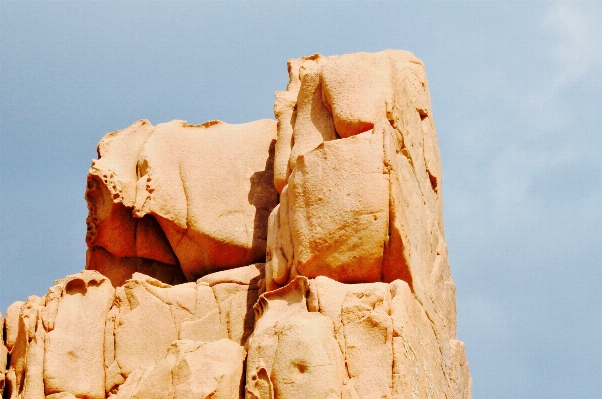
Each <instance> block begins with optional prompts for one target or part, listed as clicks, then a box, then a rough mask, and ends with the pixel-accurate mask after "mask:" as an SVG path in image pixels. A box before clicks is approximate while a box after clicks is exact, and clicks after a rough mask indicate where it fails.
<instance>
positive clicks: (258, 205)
mask: <svg viewBox="0 0 602 399" xmlns="http://www.w3.org/2000/svg"><path fill="white" fill-rule="evenodd" d="M275 148H276V140H272V142H271V143H270V148H269V156H268V159H267V161H266V163H265V168H264V170H262V171H261V172H255V173H253V175H252V176H251V178H250V181H251V189H250V190H249V195H248V201H249V204H251V205H253V206H254V207H255V219H254V221H253V244H252V245H253V246H252V251H253V255H254V262H265V251H266V242H267V236H268V217H269V216H270V213H271V212H272V210H273V209H274V208H275V207H276V205H278V192H277V191H276V188H275V187H274V152H275Z"/></svg>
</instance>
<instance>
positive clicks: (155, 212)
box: [86, 119, 278, 286]
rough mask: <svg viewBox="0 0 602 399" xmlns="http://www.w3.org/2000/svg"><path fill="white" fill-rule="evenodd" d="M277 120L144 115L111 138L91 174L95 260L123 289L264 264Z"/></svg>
mask: <svg viewBox="0 0 602 399" xmlns="http://www.w3.org/2000/svg"><path fill="white" fill-rule="evenodd" d="M275 138H276V123H275V122H274V121H272V120H268V119H264V120H260V121H256V122H250V123H245V124H241V125H231V124H227V123H223V122H220V121H210V122H207V123H204V124H203V125H197V126H192V125H188V124H186V122H184V121H172V122H169V123H163V124H159V125H157V126H154V127H153V126H152V125H151V124H150V123H149V122H148V121H139V122H136V123H134V124H133V125H132V126H130V127H128V128H127V129H124V130H121V131H118V132H114V133H110V134H108V135H106V136H105V137H104V138H103V139H102V140H101V142H100V144H99V146H98V156H99V159H98V160H96V161H93V163H92V167H91V168H90V171H89V174H88V188H87V190H86V200H87V201H88V208H89V215H88V220H87V224H88V234H87V237H86V241H87V243H88V247H89V251H88V262H87V268H88V269H94V270H99V271H101V272H102V273H104V274H105V275H107V276H108V277H109V278H110V279H111V280H112V281H113V282H114V284H115V285H116V286H118V285H122V284H123V282H125V280H127V279H128V278H130V277H131V276H132V275H133V273H135V272H139V273H144V274H147V275H150V276H153V277H156V278H158V279H159V280H161V281H163V282H165V283H170V284H174V283H181V282H183V281H186V280H188V281H194V280H196V279H197V278H199V277H201V276H203V275H205V274H208V273H211V272H215V271H218V270H224V269H231V268H234V267H240V266H244V265H249V264H252V263H255V262H263V261H264V259H265V247H266V236H267V218H268V215H269V214H270V212H271V210H272V209H273V208H274V207H275V206H276V204H277V203H278V195H277V192H276V190H275V189H274V186H273V154H274V145H275Z"/></svg>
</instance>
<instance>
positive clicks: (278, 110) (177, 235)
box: [0, 50, 471, 399]
mask: <svg viewBox="0 0 602 399" xmlns="http://www.w3.org/2000/svg"><path fill="white" fill-rule="evenodd" d="M288 70H289V78H290V81H289V84H288V86H287V89H286V91H281V92H276V104H275V106H274V113H275V115H276V118H277V122H275V121H272V120H261V121H256V122H251V123H246V124H241V125H230V124H226V123H223V122H219V121H210V122H206V123H204V124H202V125H198V126H192V125H188V124H186V123H185V122H183V121H172V122H169V123H165V124H159V125H157V126H154V127H153V126H152V125H151V124H150V123H149V122H148V121H139V122H137V123H134V124H133V125H131V126H130V127H128V128H126V129H124V130H121V131H118V132H114V133H110V134H107V135H106V136H105V137H104V138H103V139H102V140H101V142H100V144H99V146H98V160H95V161H93V162H92V167H91V168H90V171H89V174H88V182H87V189H86V195H85V197H86V200H87V202H88V209H89V216H88V219H87V226H88V232H87V235H86V242H87V244H88V254H87V263H86V270H84V271H82V272H80V273H78V274H75V275H71V276H68V277H66V278H64V279H62V280H58V281H57V282H56V284H55V285H54V286H53V287H51V288H50V289H49V291H48V293H47V294H46V295H45V296H44V297H42V298H39V297H36V296H32V297H29V298H28V299H27V300H26V301H25V302H16V303H14V304H13V305H11V306H10V307H9V308H8V310H7V311H6V314H5V315H4V318H1V317H0V319H1V320H2V322H3V325H4V334H3V342H2V345H0V352H1V353H0V359H1V360H2V362H4V363H3V364H2V366H4V367H3V368H2V370H6V372H5V373H0V389H2V390H3V397H4V398H10V399H38V398H39V399H43V398H45V399H59V398H86V399H104V398H114V399H134V398H138V399H143V398H144V399H146V398H165V399H168V398H169V399H176V398H177V399H186V398H214V399H216V398H228V399H231V398H246V399H276V398H277V399H292V398H295V399H296V398H299V399H300V398H316V399H334V398H341V399H343V398H344V399H368V398H400V399H401V398H404V399H405V398H408V399H409V398H412V399H414V398H449V399H451V398H456V399H466V398H470V397H471V378H470V374H469V367H468V363H467V361H466V355H465V351H464V344H463V343H462V342H460V341H458V340H457V339H456V308H455V285H454V283H453V280H452V278H451V275H450V270H449V262H448V258H447V247H446V244H445V237H444V230H443V212H442V209H443V207H442V197H441V162H440V157H439V150H438V145H437V138H436V133H435V128H434V124H433V120H432V111H431V107H430V99H429V92H428V86H427V82H426V75H425V72H424V66H423V64H422V62H421V61H420V60H418V59H417V58H415V57H414V56H413V55H412V54H410V53H408V52H405V51H391V50H387V51H383V52H381V53H376V54H366V53H357V54H348V55H343V56H331V57H323V56H321V55H318V54H316V55H313V56H309V57H302V58H300V59H294V60H290V61H289V62H288Z"/></svg>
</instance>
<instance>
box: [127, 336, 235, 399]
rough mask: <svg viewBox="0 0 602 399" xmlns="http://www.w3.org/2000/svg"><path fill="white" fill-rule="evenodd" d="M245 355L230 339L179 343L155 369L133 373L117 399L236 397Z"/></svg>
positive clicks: (176, 342)
mask: <svg viewBox="0 0 602 399" xmlns="http://www.w3.org/2000/svg"><path fill="white" fill-rule="evenodd" d="M245 355H246V353H245V350H244V349H243V348H242V347H241V346H240V345H237V344H235V343H234V342H232V341H230V340H228V339H220V340H218V341H214V342H210V343H206V342H200V341H190V340H177V341H174V343H173V344H172V345H171V346H170V347H169V349H168V351H167V354H166V356H165V358H163V359H162V360H161V361H159V362H158V363H157V365H156V366H154V367H151V368H147V369H139V371H138V372H137V373H135V374H134V373H132V374H131V375H130V378H129V379H128V381H127V382H126V383H125V384H124V385H123V386H122V387H121V388H120V389H119V391H118V392H117V395H116V396H115V398H116V399H134V398H136V399H205V398H215V399H230V398H237V397H239V396H240V392H241V382H242V377H243V363H244V360H245ZM130 379H131V380H130Z"/></svg>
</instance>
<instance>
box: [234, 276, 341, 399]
mask: <svg viewBox="0 0 602 399" xmlns="http://www.w3.org/2000/svg"><path fill="white" fill-rule="evenodd" d="M308 295H309V281H308V280H307V279H306V278H304V277H297V278H296V279H295V280H293V281H292V282H290V283H289V284H288V285H286V286H285V287H283V288H280V289H278V290H275V291H271V292H268V293H266V294H263V295H262V296H261V297H260V299H259V301H258V303H257V305H256V306H255V311H256V317H257V323H256V328H255V331H254V332H253V335H252V336H251V338H250V339H249V344H248V347H249V356H248V359H247V385H246V389H245V391H246V396H245V397H246V398H247V399H251V398H258V399H264V398H265V399H268V398H316V399H317V398H340V397H341V394H342V391H343V384H344V382H345V366H344V359H343V356H342V354H341V351H340V349H339V345H338V344H337V341H336V339H335V337H334V327H333V324H332V322H331V321H330V320H329V319H328V318H327V317H324V316H322V315H321V314H319V313H315V312H314V313H309V312H308V309H307V302H306V296H308Z"/></svg>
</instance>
